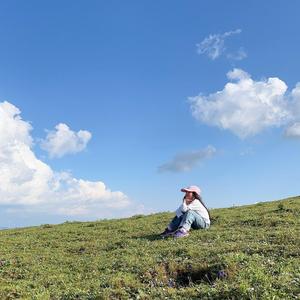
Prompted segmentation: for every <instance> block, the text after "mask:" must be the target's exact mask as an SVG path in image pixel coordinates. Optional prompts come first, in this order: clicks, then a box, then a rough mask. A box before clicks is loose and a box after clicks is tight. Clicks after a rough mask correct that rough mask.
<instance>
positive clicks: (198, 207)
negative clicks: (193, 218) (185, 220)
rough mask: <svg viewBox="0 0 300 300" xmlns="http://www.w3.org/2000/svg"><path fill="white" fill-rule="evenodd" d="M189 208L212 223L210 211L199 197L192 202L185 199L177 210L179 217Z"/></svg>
mask: <svg viewBox="0 0 300 300" xmlns="http://www.w3.org/2000/svg"><path fill="white" fill-rule="evenodd" d="M189 209H191V210H194V211H195V212H197V213H198V214H199V215H200V216H201V217H202V218H203V219H204V220H205V221H206V223H208V224H210V219H209V215H208V212H207V210H206V208H205V207H204V206H203V204H202V203H201V202H200V201H199V200H198V199H195V200H194V201H193V202H192V203H190V204H186V203H185V201H183V202H182V204H181V205H180V206H179V207H178V208H177V210H176V215H177V217H180V216H181V215H182V214H183V213H185V212H186V211H188V210H189Z"/></svg>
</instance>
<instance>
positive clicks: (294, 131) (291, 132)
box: [285, 122, 300, 138]
mask: <svg viewBox="0 0 300 300" xmlns="http://www.w3.org/2000/svg"><path fill="white" fill-rule="evenodd" d="M285 136H286V137H290V138H300V122H296V123H294V124H292V125H291V126H289V127H288V128H287V129H286V130H285Z"/></svg>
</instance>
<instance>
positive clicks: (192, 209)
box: [160, 185, 210, 238]
mask: <svg viewBox="0 0 300 300" xmlns="http://www.w3.org/2000/svg"><path fill="white" fill-rule="evenodd" d="M181 191H182V192H185V196H184V197H183V201H182V204H181V205H180V206H179V207H178V209H177V210H176V216H175V217H174V218H173V219H172V221H171V222H170V224H169V225H168V227H167V228H166V229H165V230H164V232H162V233H161V234H160V236H161V237H162V238H166V237H168V236H173V237H174V238H182V237H185V236H188V235H189V231H190V229H191V228H193V229H200V228H202V229H206V228H209V227H210V215H209V211H208V209H207V208H206V206H205V204H204V203H203V201H202V198H201V196H200V193H201V190H200V188H199V187H197V186H196V185H191V186H189V187H187V188H182V189H181Z"/></svg>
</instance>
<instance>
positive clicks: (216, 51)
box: [196, 29, 247, 60]
mask: <svg viewBox="0 0 300 300" xmlns="http://www.w3.org/2000/svg"><path fill="white" fill-rule="evenodd" d="M241 32H242V30H241V29H236V30H232V31H227V32H225V33H223V34H210V35H209V36H208V37H206V38H205V39H204V40H203V41H202V42H201V43H199V44H196V47H197V53H199V54H206V55H208V57H209V58H211V59H212V60H215V59H217V58H218V57H219V56H221V55H222V54H223V53H224V52H225V51H226V47H225V40H226V38H228V37H230V36H232V35H234V34H239V33H241ZM227 57H228V58H232V59H236V60H241V59H244V58H245V57H247V54H246V52H245V50H244V49H243V48H240V49H239V50H238V52H237V53H235V54H232V53H229V54H228V55H227Z"/></svg>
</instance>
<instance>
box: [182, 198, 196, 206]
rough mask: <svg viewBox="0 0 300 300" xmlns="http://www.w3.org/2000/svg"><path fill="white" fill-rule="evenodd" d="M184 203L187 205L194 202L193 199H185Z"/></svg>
mask: <svg viewBox="0 0 300 300" xmlns="http://www.w3.org/2000/svg"><path fill="white" fill-rule="evenodd" d="M184 201H185V203H186V204H187V205H189V204H191V203H192V202H193V201H194V199H189V198H185V199H184Z"/></svg>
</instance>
